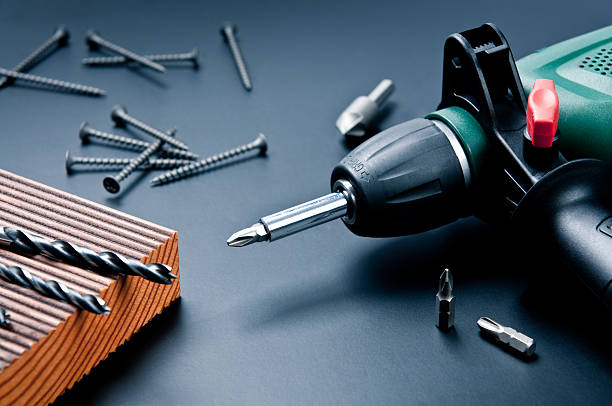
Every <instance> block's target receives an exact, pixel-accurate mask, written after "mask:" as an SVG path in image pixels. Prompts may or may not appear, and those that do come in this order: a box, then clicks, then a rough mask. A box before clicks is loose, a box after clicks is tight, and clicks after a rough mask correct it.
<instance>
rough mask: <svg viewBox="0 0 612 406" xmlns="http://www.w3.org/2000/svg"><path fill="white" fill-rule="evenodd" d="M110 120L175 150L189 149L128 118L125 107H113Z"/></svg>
mask: <svg viewBox="0 0 612 406" xmlns="http://www.w3.org/2000/svg"><path fill="white" fill-rule="evenodd" d="M111 119H112V120H113V121H114V122H115V124H116V125H118V126H119V127H125V126H126V125H127V124H129V125H132V126H134V127H136V128H138V129H140V130H142V131H144V132H146V133H147V134H149V135H152V136H153V137H155V138H157V139H160V140H163V141H165V142H167V143H168V144H170V145H173V146H175V147H177V148H180V149H185V150H187V149H189V147H187V145H185V144H183V143H182V142H181V141H179V140H177V139H175V138H172V137H171V136H169V135H168V134H166V133H164V132H163V131H160V130H158V129H157V128H153V127H151V126H150V125H148V124H145V123H144V122H142V121H140V120H138V119H136V118H134V117H132V116H130V115H129V114H128V112H127V110H126V109H125V107H123V106H121V105H117V106H115V107H113V110H112V111H111Z"/></svg>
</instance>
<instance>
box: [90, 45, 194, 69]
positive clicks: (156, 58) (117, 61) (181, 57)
mask: <svg viewBox="0 0 612 406" xmlns="http://www.w3.org/2000/svg"><path fill="white" fill-rule="evenodd" d="M144 57H145V58H147V59H149V60H151V61H153V62H191V63H192V64H193V67H194V68H197V67H199V65H200V63H199V61H198V48H193V50H192V51H191V52H185V53H180V54H162V55H144ZM81 62H82V63H83V65H89V66H111V65H125V64H128V63H130V62H133V61H132V60H131V59H129V58H126V57H125V56H96V57H91V58H83V60H82V61H81Z"/></svg>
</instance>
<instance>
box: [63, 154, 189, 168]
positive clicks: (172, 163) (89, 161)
mask: <svg viewBox="0 0 612 406" xmlns="http://www.w3.org/2000/svg"><path fill="white" fill-rule="evenodd" d="M130 161H131V159H130V158H107V157H101V158H98V157H87V156H72V155H71V154H70V151H66V173H72V171H73V170H74V168H73V167H74V166H75V165H84V166H90V167H98V168H104V169H108V170H111V169H113V170H115V169H121V168H123V167H125V166H126V165H128V164H129V163H130ZM191 162H192V161H190V160H188V159H172V158H165V159H147V160H146V161H145V162H144V163H143V164H142V165H140V166H139V167H138V168H136V169H141V170H150V169H172V168H179V167H181V166H185V165H189V164H190V163H191Z"/></svg>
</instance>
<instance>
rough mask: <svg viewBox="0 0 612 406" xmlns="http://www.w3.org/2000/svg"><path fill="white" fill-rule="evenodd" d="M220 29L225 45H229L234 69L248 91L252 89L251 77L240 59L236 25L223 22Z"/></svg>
mask: <svg viewBox="0 0 612 406" xmlns="http://www.w3.org/2000/svg"><path fill="white" fill-rule="evenodd" d="M220 31H221V35H222V36H223V38H224V39H225V42H227V45H229V47H230V51H231V52H232V56H233V57H234V63H235V64H236V69H238V74H239V75H240V79H242V84H243V85H244V88H245V89H246V90H248V91H250V90H251V89H252V86H251V79H250V78H249V73H248V72H247V69H246V65H245V63H244V59H242V54H241V53H240V47H238V41H236V33H237V32H238V29H237V27H236V25H234V24H232V23H224V24H223V25H222V26H221V30H220Z"/></svg>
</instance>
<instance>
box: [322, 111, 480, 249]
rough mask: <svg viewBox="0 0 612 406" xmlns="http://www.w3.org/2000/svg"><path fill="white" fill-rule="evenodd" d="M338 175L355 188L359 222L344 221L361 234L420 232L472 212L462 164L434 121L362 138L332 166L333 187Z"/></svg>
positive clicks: (383, 235)
mask: <svg viewBox="0 0 612 406" xmlns="http://www.w3.org/2000/svg"><path fill="white" fill-rule="evenodd" d="M442 125H443V124H442ZM451 134H452V133H451ZM451 136H454V135H451ZM458 145H459V144H458ZM339 179H344V180H347V181H349V182H350V183H351V184H352V185H353V187H354V189H355V192H356V193H355V194H356V200H357V205H356V206H357V209H356V211H355V221H354V223H353V224H349V223H348V222H346V221H345V224H346V225H347V226H348V228H349V229H350V230H351V231H352V232H353V233H355V234H357V235H361V236H365V237H392V236H400V235H407V234H414V233H420V232H423V231H426V230H430V229H433V228H436V227H439V226H441V225H444V224H448V223H450V222H453V221H455V220H457V219H458V218H460V217H462V216H465V215H466V214H467V213H468V210H467V204H466V202H468V198H467V193H466V192H467V187H466V180H465V175H464V173H463V170H462V167H461V163H460V161H459V158H458V157H457V155H456V153H455V151H454V150H453V147H452V145H451V143H450V141H449V139H448V138H447V136H446V135H445V134H444V133H443V132H442V130H441V129H440V128H438V127H437V126H436V125H435V124H434V123H433V122H432V121H431V120H426V119H423V118H419V119H415V120H411V121H407V122H405V123H402V124H399V125H396V126H394V127H391V128H389V129H388V130H385V131H383V132H381V133H379V134H378V135H376V136H374V137H372V138H371V139H369V140H368V141H366V142H364V143H363V144H361V145H360V146H359V147H357V148H355V149H354V150H353V151H352V152H351V153H349V154H348V155H347V156H346V157H345V158H344V159H343V160H342V161H341V162H340V163H339V164H338V165H337V166H336V167H335V168H334V170H333V172H332V176H331V185H332V187H333V185H334V184H335V182H336V181H337V180H339Z"/></svg>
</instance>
